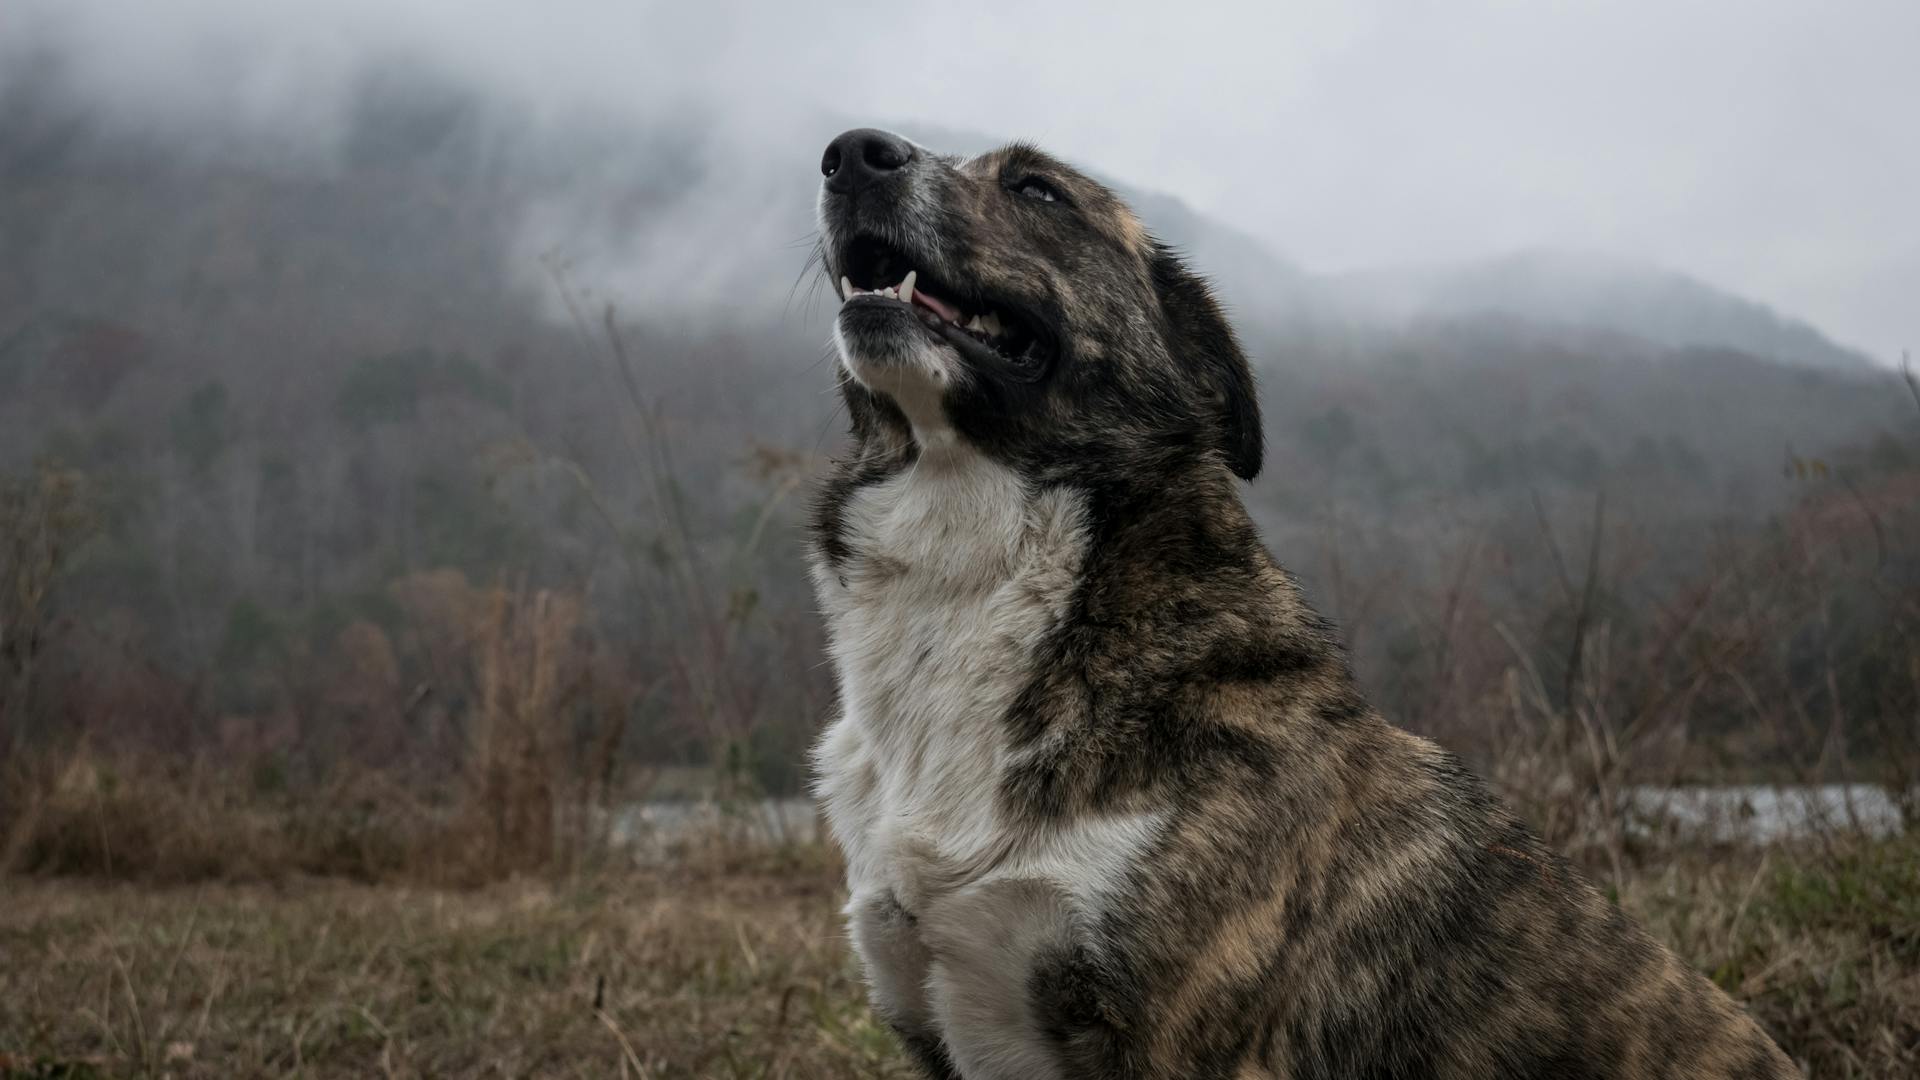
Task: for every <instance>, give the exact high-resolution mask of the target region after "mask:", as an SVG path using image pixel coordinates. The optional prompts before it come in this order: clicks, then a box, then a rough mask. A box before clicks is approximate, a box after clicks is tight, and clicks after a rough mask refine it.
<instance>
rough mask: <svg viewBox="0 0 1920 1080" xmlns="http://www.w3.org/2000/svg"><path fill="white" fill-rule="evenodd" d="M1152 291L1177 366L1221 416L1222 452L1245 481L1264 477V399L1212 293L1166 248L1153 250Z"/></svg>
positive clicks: (1157, 245)
mask: <svg viewBox="0 0 1920 1080" xmlns="http://www.w3.org/2000/svg"><path fill="white" fill-rule="evenodd" d="M1153 287H1154V289H1155V291H1157V292H1158V293H1159V294H1160V307H1161V310H1162V311H1164V312H1165V313H1166V319H1167V332H1168V335H1169V337H1168V341H1167V345H1168V346H1169V348H1170V350H1171V351H1172V353H1173V357H1174V359H1175V360H1177V361H1180V362H1182V363H1185V364H1188V365H1190V366H1191V368H1192V370H1193V372H1194V373H1195V374H1196V375H1197V376H1198V377H1199V379H1200V383H1201V386H1202V387H1203V388H1204V392H1205V394H1206V396H1207V400H1208V401H1210V402H1212V404H1213V406H1214V408H1215V409H1216V410H1217V411H1218V414H1219V421H1218V431H1219V434H1220V444H1219V445H1220V451H1221V453H1223V454H1225V455H1226V457H1227V464H1228V465H1230V466H1232V467H1233V471H1234V473H1235V474H1237V475H1238V476H1239V477H1240V478H1241V479H1243V480H1251V479H1253V478H1254V477H1255V476H1257V475H1259V473H1260V464H1261V461H1262V459H1263V458H1264V456H1265V450H1264V444H1263V442H1262V437H1261V432H1260V399H1259V397H1258V396H1257V395H1256V394H1255V393H1254V386H1253V368H1252V367H1251V366H1250V365H1249V364H1248V363H1247V355H1246V354H1245V353H1243V352H1241V351H1240V341H1239V339H1237V338H1236V337H1234V334H1233V327H1231V326H1229V325H1227V316H1226V313H1225V312H1222V311H1221V310H1220V302H1219V301H1218V300H1216V299H1215V298H1214V295H1213V290H1212V289H1211V288H1209V287H1208V286H1207V283H1206V281H1205V280H1204V279H1202V278H1201V277H1200V276H1199V275H1198V274H1195V273H1194V272H1193V271H1191V270H1189V269H1187V267H1186V264H1185V263H1182V262H1181V261H1180V258H1179V256H1178V255H1176V254H1174V252H1173V250H1172V249H1171V248H1168V247H1167V246H1166V245H1164V244H1155V245H1154V250H1153Z"/></svg>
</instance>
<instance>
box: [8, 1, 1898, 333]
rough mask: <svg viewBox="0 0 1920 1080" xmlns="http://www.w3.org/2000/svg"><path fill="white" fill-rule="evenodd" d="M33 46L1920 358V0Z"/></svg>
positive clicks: (437, 32)
mask: <svg viewBox="0 0 1920 1080" xmlns="http://www.w3.org/2000/svg"><path fill="white" fill-rule="evenodd" d="M25 30H32V31H35V32H36V33H38V32H50V33H53V34H55V35H56V36H57V37H58V38H59V39H60V40H63V41H65V42H66V43H67V44H69V45H70V46H72V47H73V48H74V49H75V50H76V53H77V55H78V57H79V62H80V64H81V68H80V71H81V74H82V75H83V77H84V78H85V79H86V80H87V81H88V82H89V83H90V84H91V85H93V86H96V87H97V88H98V89H99V91H100V92H101V93H102V94H103V95H105V96H107V97H110V98H112V99H114V100H116V101H118V102H121V103H129V102H131V103H137V104H140V105H142V106H143V107H164V108H168V109H174V110H186V111H193V110H202V111H205V110H214V111H217V112H219V113H221V114H222V115H224V116H226V117H227V118H229V119H237V120H239V121H241V122H248V123H256V124H260V125H262V126H266V127H284V125H285V124H286V123H287V121H288V119H289V118H292V119H293V122H294V123H295V124H296V126H298V127H300V128H302V129H311V130H313V131H316V132H323V131H324V130H325V128H326V126H327V124H328V123H329V122H330V119H331V115H332V114H331V113H330V111H329V110H330V108H331V105H332V103H333V102H335V101H337V95H338V92H339V91H340V89H341V88H343V87H344V86H345V85H346V84H347V80H348V79H349V78H350V77H351V73H352V72H353V71H354V69H355V67H356V66H357V65H358V64H359V63H361V62H362V61H363V60H365V59H366V58H368V57H370V56H384V57H393V56H402V57H406V56H424V57H426V58H427V59H429V60H431V61H432V62H433V63H435V64H436V65H437V66H441V67H445V68H450V69H452V70H453V71H455V72H456V73H458V74H461V75H463V76H467V77H471V78H473V79H475V80H478V81H481V82H483V83H486V84H488V85H490V86H493V87H496V88H498V89H501V90H504V91H507V92H509V93H512V94H515V95H518V96H522V97H525V98H527V99H528V100H530V101H532V102H535V103H536V104H538V105H539V106H540V107H541V108H542V109H545V110H550V111H552V112H554V113H556V114H564V113H565V112H567V111H569V110H589V109H590V110H595V111H605V110H610V109H611V110H622V111H631V112H632V113H633V114H634V115H635V116H636V118H638V119H641V120H645V119H648V118H651V117H657V116H662V115H680V116H686V115H698V116H710V117H713V118H714V120H715V123H716V124H718V125H720V126H721V127H722V128H724V130H725V134H727V135H728V137H729V138H730V139H750V140H766V141H769V142H772V143H777V144H779V145H782V146H788V145H791V146H795V147H798V146H800V145H801V144H802V143H804V144H805V145H806V146H807V147H808V148H809V149H808V151H807V152H808V153H811V152H813V151H814V148H813V144H814V143H816V142H817V143H820V144H824V142H825V139H826V137H827V136H830V135H831V134H832V132H831V131H821V130H816V129H818V128H819V127H820V124H821V121H820V116H821V115H822V113H823V111H825V110H832V111H835V112H838V113H840V114H843V115H847V116H852V117H860V118H863V119H866V120H870V121H871V122H874V123H878V124H882V125H885V126H892V127H898V128H900V129H902V130H906V131H908V132H912V131H913V130H914V129H915V128H916V126H937V127H942V128H952V129H962V130H977V131H984V132H987V133H991V134H1004V135H1009V136H1021V137H1026V138H1032V139H1035V140H1037V141H1039V142H1041V143H1043V144H1044V145H1046V146H1048V147H1050V148H1053V149H1055V150H1056V151H1057V152H1059V153H1061V154H1063V155H1064V156H1066V157H1068V158H1070V159H1074V160H1077V161H1079V162H1080V163H1082V164H1086V165H1089V166H1092V167H1094V168H1096V169H1098V170H1099V171H1101V172H1104V173H1106V174H1108V175H1112V176H1116V177H1119V178H1122V179H1125V180H1127V181H1129V182H1130V183H1133V184H1136V185H1140V186H1143V187H1151V188H1158V189H1162V190H1165V191H1168V192H1170V193H1173V194H1175V195H1178V196H1180V197H1182V198H1184V199H1186V200H1187V201H1188V202H1190V203H1191V204H1193V205H1195V206H1196V207H1198V208H1199V209H1201V210H1203V211H1205V212H1207V213H1210V214H1212V215H1215V216H1217V217H1220V218H1222V219H1225V220H1227V221H1230V222H1233V223H1235V224H1237V225H1239V226H1240V227H1242V228H1244V229H1246V230H1247V231H1249V232H1251V233H1253V234H1255V235H1257V236H1259V237H1260V238H1262V239H1264V240H1266V241H1268V242H1270V243H1271V244H1272V245H1273V246H1274V247H1275V248H1276V249H1278V250H1279V251H1280V252H1281V253H1283V254H1284V255H1286V256H1287V257H1288V258H1290V259H1292V260H1294V261H1296V262H1298V263H1300V264H1301V265H1303V266H1305V267H1307V268H1309V269H1312V270H1319V271H1341V270H1350V269H1360V268H1367V267H1376V266H1382V265H1390V264H1402V263H1430V262H1441V261H1451V260H1457V259H1465V258H1473V257H1477V256H1483V255H1491V254H1498V253H1502V252H1507V251H1511V250H1514V249H1517V248H1524V247H1532V246H1539V245H1551V246H1563V247H1575V248H1584V249H1595V250H1600V251H1605V252H1610V253H1614V254H1619V255H1626V256H1632V257H1638V258H1643V259H1647V260H1651V261H1654V262H1657V263H1660V264H1662V265H1665V266H1668V267H1670V268H1673V269H1677V270H1681V271H1684V272H1687V273H1691V274H1694V275H1697V276H1699V277H1702V278H1704V279H1706V280H1708V281H1710V282H1713V283H1715V284H1718V285H1720V286H1722V287H1725V288H1728V289H1730V290H1732V291H1735V292H1738V293H1740V294H1742V295H1745V296H1749V297H1752V298H1754V299H1758V300H1761V301H1763V302H1766V303H1769V304H1771V305H1773V306H1775V307H1777V308H1780V309H1781V310H1783V311H1786V312H1789V313H1792V314H1795V315H1798V316H1801V317H1804V318H1807V319H1809V320H1811V321H1813V322H1814V323H1815V324H1817V325H1819V326H1820V327H1821V328H1822V329H1824V330H1826V331H1827V332H1828V333H1830V334H1831V335H1833V336H1834V337H1836V338H1838V339H1839V340H1841V341H1843V342H1844V343H1846V344H1850V345H1853V346H1856V347H1858V348H1861V349H1863V350H1866V351H1868V352H1869V353H1870V354H1872V355H1873V356H1875V357H1877V358H1879V359H1881V360H1883V361H1888V362H1891V361H1892V360H1895V359H1897V357H1898V354H1899V350H1900V348H1901V347H1902V346H1909V347H1915V348H1920V195H1916V193H1920V0H1829V2H1826V3H1815V2H1812V0H1807V2H1804V3H1789V2H1784V0H1702V2H1690V0H1601V2H1593V3H1554V2H1551V0H1516V2H1505V3H1503V2H1492V0H1445V2H1430V3H1429V2H1419V0H1407V2H1398V3H1391V2H1384V0H1339V2H1326V3H1320V2H1311V3H1302V2H1274V0H1256V2H1252V3H1233V4H1204V3H1198V2H1191V0H1188V2H1182V3H1156V4H1131V3H1102V4H1088V5H1085V6H1075V5H1067V4H1059V3H1054V4H1035V3H1030V2H1028V3H998V2H975V3H971V4H955V3H935V4H904V3H898V2H890V3H875V4H842V3H833V2H828V0H815V2H812V3H780V2H768V0H756V2H753V3H738V4H725V3H704V4H690V3H681V4H655V3H641V2H624V3H623V2H613V0H540V2H537V3H536V2H531V0H529V2H525V3H519V4H513V5H507V4H489V3H481V2H477V0H379V2H375V0H334V2H331V3H321V2H310V3H301V4H293V3H280V2H274V0H0V42H4V41H5V40H6V39H8V38H9V37H12V38H13V40H16V41H17V40H20V39H21V37H22V36H24V35H22V34H21V33H20V32H21V31H25ZM3 61H4V55H3V54H0V62H3ZM4 122H5V121H4V118H0V123H4ZM795 153H796V155H797V154H799V151H798V150H796V151H795Z"/></svg>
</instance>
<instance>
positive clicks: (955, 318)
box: [913, 289, 960, 326]
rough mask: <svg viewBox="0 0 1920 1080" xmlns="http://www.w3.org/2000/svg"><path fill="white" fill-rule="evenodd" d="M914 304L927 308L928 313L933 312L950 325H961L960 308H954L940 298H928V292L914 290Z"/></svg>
mask: <svg viewBox="0 0 1920 1080" xmlns="http://www.w3.org/2000/svg"><path fill="white" fill-rule="evenodd" d="M913 302H914V303H916V304H919V305H920V306H921V307H924V308H926V309H927V310H928V311H931V312H933V313H934V314H935V315H938V316H940V317H941V318H943V319H945V320H947V321H948V322H950V323H953V324H954V325H956V326H958V325H959V323H960V309H959V308H957V307H954V306H953V305H952V304H949V303H947V302H946V301H945V300H941V299H939V298H938V297H933V296H928V295H927V290H925V289H915V290H913Z"/></svg>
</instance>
